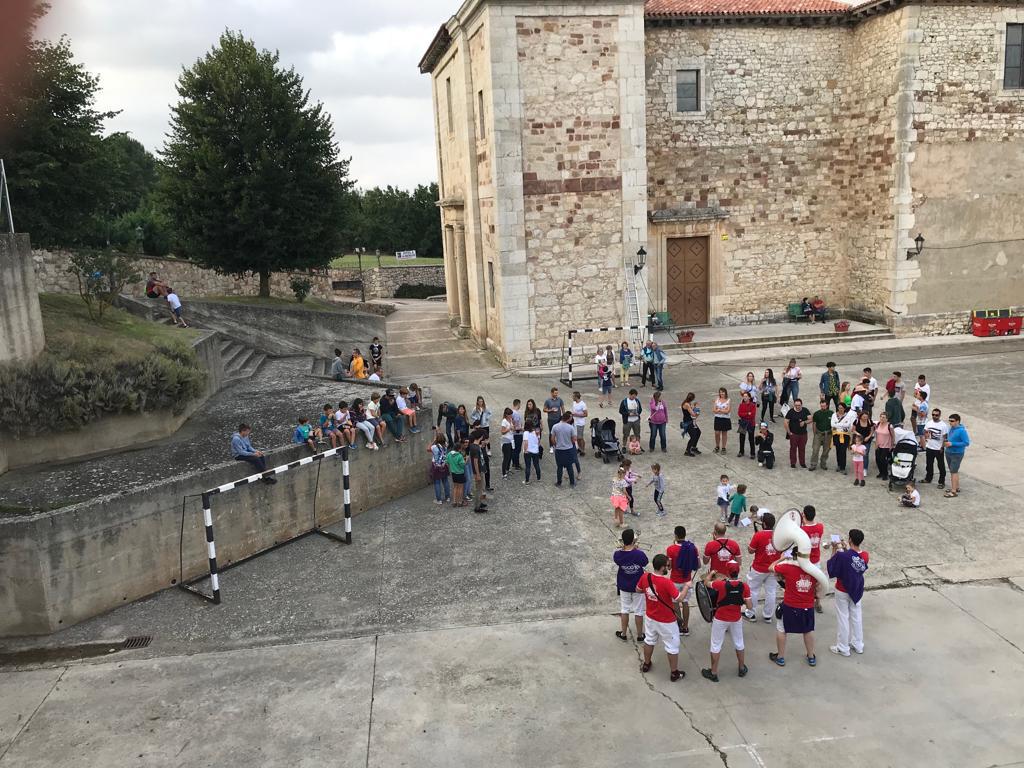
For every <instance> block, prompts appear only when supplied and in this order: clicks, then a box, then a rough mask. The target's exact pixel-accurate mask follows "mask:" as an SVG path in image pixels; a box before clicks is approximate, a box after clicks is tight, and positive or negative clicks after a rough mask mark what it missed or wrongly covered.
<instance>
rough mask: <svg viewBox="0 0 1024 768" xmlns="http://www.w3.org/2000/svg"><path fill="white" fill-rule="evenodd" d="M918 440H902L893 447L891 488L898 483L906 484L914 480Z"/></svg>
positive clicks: (890, 471)
mask: <svg viewBox="0 0 1024 768" xmlns="http://www.w3.org/2000/svg"><path fill="white" fill-rule="evenodd" d="M917 452H918V446H917V441H916V440H913V439H903V440H900V441H899V442H898V443H896V445H895V446H894V447H893V449H892V463H891V465H890V466H889V490H890V491H891V490H892V489H893V488H894V487H895V486H896V485H906V484H907V483H910V482H913V480H914V469H915V468H916V466H917Z"/></svg>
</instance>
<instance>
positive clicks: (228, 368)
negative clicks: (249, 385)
mask: <svg viewBox="0 0 1024 768" xmlns="http://www.w3.org/2000/svg"><path fill="white" fill-rule="evenodd" d="M220 356H221V361H222V363H223V365H224V385H225V386H227V385H228V384H234V383H236V382H239V381H244V380H246V379H249V378H252V377H253V376H254V375H255V374H256V372H257V371H258V370H259V369H260V366H262V365H263V363H264V362H266V359H267V356H266V355H265V354H264V353H262V352H257V351H256V350H255V349H253V348H252V347H249V346H246V345H245V344H242V343H240V342H237V341H235V340H234V339H223V340H222V341H221V342H220Z"/></svg>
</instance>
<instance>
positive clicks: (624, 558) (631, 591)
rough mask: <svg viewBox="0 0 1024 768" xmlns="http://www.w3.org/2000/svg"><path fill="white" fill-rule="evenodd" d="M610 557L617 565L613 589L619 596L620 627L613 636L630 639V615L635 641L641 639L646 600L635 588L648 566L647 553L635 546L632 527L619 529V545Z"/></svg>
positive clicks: (623, 639) (634, 535)
mask: <svg viewBox="0 0 1024 768" xmlns="http://www.w3.org/2000/svg"><path fill="white" fill-rule="evenodd" d="M612 560H614V561H615V564H616V565H617V566H619V570H618V573H617V575H616V576H615V587H616V592H618V595H619V621H620V623H621V627H620V629H619V631H618V632H616V633H615V636H616V637H617V638H619V640H622V641H623V642H625V641H627V640H628V639H629V635H628V634H626V633H627V631H628V630H629V615H630V614H633V621H634V622H635V623H636V641H637V642H638V643H639V642H640V641H642V640H643V639H644V614H645V613H646V600H645V599H644V593H643V592H637V591H636V583H637V582H638V581H640V577H641V576H642V575H643V573H644V569H645V568H647V555H646V554H645V553H644V552H643V550H640V549H637V548H636V534H635V533H633V529H632V528H627V529H626V530H624V531H623V532H622V546H621V547H619V548H618V549H616V550H615V554H613V555H612Z"/></svg>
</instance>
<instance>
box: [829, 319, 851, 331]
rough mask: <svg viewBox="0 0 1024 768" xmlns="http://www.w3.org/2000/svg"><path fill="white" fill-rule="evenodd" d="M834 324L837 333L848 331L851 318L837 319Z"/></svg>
mask: <svg viewBox="0 0 1024 768" xmlns="http://www.w3.org/2000/svg"><path fill="white" fill-rule="evenodd" d="M833 325H834V326H835V329H836V333H846V332H847V331H849V330H850V321H849V320H836V321H835V323H833Z"/></svg>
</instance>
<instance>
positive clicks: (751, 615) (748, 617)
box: [743, 611, 757, 621]
mask: <svg viewBox="0 0 1024 768" xmlns="http://www.w3.org/2000/svg"><path fill="white" fill-rule="evenodd" d="M743 618H745V619H746V620H747V621H757V614H756V613H754V612H753V611H743Z"/></svg>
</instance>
